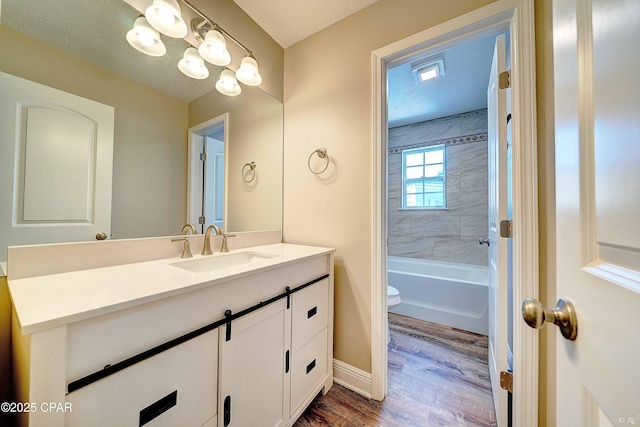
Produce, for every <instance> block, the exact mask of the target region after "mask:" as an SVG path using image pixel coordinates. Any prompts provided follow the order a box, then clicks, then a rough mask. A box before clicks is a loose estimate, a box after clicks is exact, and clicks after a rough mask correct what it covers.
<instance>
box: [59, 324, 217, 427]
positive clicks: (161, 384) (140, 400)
mask: <svg viewBox="0 0 640 427" xmlns="http://www.w3.org/2000/svg"><path fill="white" fill-rule="evenodd" d="M217 368H218V330H217V329H216V330H214V331H211V332H207V333H206V334H203V335H201V336H199V337H197V338H194V339H192V340H190V341H187V342H185V343H183V344H180V345H178V346H176V347H173V348H171V349H170V350H167V351H164V352H162V353H160V354H157V355H155V356H153V357H151V358H149V359H146V360H144V361H142V362H140V363H137V364H135V365H132V366H130V367H128V368H126V369H124V370H122V371H120V372H118V373H116V374H113V375H111V376H108V377H106V378H104V379H102V380H99V381H97V382H95V383H92V384H90V385H88V386H86V387H83V388H81V389H79V390H76V391H74V392H72V393H69V394H68V395H67V398H66V400H67V402H69V403H71V405H72V408H73V411H72V412H70V413H68V414H67V419H66V420H65V421H66V422H65V425H66V426H96V427H97V426H105V427H107V426H109V427H111V426H140V425H147V426H152V427H156V426H177V425H184V426H202V425H209V424H205V423H207V422H208V421H210V419H211V418H212V417H213V416H214V415H216V401H217V383H218V381H217Z"/></svg>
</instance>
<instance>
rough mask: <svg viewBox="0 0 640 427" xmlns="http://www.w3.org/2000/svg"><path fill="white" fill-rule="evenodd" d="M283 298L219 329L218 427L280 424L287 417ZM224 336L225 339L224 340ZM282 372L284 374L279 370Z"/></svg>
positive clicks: (286, 327)
mask: <svg viewBox="0 0 640 427" xmlns="http://www.w3.org/2000/svg"><path fill="white" fill-rule="evenodd" d="M290 331H291V316H290V314H289V310H288V309H287V304H286V300H281V301H278V302H275V303H273V304H270V305H269V306H267V307H264V308H261V309H260V310H257V311H255V312H253V313H251V314H248V315H246V316H244V317H242V318H240V319H238V320H234V321H233V322H232V324H231V333H230V336H227V332H226V327H225V326H222V327H221V329H220V358H219V363H220V368H219V381H220V383H219V391H220V394H219V396H220V397H219V406H218V410H219V416H218V425H219V426H223V427H226V426H232V427H258V426H264V427H271V426H281V425H285V424H286V422H287V420H288V414H289V403H288V398H286V399H285V396H287V397H288V396H289V388H290V383H289V378H290V374H289V372H288V371H287V369H286V368H287V366H286V364H287V356H286V353H287V350H288V346H287V339H286V338H287V337H289V336H290ZM227 338H229V340H227ZM285 371H287V372H285Z"/></svg>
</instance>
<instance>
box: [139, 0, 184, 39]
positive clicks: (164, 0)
mask: <svg viewBox="0 0 640 427" xmlns="http://www.w3.org/2000/svg"><path fill="white" fill-rule="evenodd" d="M144 14H145V16H146V17H147V20H148V21H149V24H151V26H152V27H153V28H155V29H156V30H158V31H160V32H161V33H162V34H164V35H166V36H169V37H174V38H182V37H184V36H186V35H187V32H188V29H187V24H186V23H185V22H184V19H182V15H181V14H180V5H178V1H177V0H153V3H152V4H151V5H150V6H149V7H147V8H146V9H145V11H144Z"/></svg>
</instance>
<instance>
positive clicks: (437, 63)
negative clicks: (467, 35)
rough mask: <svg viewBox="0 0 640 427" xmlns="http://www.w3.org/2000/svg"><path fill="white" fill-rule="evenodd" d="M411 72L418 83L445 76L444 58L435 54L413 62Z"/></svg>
mask: <svg viewBox="0 0 640 427" xmlns="http://www.w3.org/2000/svg"><path fill="white" fill-rule="evenodd" d="M411 74H412V75H413V79H414V80H415V81H416V83H417V84H421V83H424V82H426V81H428V80H433V79H436V78H438V77H442V76H444V58H443V57H442V56H435V57H431V58H427V59H423V60H421V61H418V62H414V63H413V64H411Z"/></svg>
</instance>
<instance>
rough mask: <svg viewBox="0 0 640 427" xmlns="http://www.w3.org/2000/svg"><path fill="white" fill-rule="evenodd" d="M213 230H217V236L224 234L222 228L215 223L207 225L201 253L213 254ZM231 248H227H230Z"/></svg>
mask: <svg viewBox="0 0 640 427" xmlns="http://www.w3.org/2000/svg"><path fill="white" fill-rule="evenodd" d="M211 230H215V232H216V236H220V235H224V233H222V229H221V228H220V227H218V226H217V225H215V224H211V225H210V226H209V227H207V231H205V233H204V245H203V246H202V252H201V253H200V255H213V252H211ZM228 249H229V248H227V250H228Z"/></svg>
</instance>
